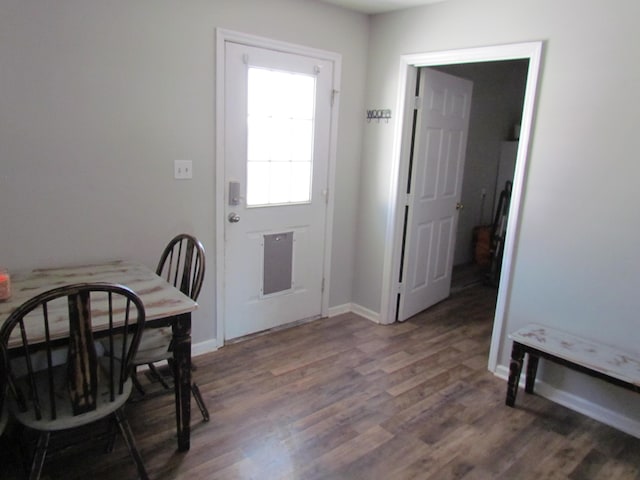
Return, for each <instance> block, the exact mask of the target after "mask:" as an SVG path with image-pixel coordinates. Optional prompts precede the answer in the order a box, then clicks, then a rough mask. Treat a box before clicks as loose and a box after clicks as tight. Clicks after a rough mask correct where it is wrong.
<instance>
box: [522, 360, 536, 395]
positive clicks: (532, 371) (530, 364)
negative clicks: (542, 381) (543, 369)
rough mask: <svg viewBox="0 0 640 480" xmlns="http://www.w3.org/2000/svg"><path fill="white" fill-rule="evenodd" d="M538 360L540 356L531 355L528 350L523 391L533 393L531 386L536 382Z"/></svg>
mask: <svg viewBox="0 0 640 480" xmlns="http://www.w3.org/2000/svg"><path fill="white" fill-rule="evenodd" d="M538 360H540V357H538V356H537V355H532V354H531V352H529V360H528V361H527V378H526V383H525V387H524V391H525V392H527V393H533V386H534V385H535V383H536V373H537V372H538Z"/></svg>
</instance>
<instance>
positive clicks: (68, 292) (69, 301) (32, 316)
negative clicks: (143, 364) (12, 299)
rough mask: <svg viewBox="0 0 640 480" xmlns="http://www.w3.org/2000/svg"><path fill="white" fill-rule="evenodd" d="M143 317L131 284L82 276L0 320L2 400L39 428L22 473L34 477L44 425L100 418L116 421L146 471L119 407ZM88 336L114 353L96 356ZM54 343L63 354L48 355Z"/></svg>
mask: <svg viewBox="0 0 640 480" xmlns="http://www.w3.org/2000/svg"><path fill="white" fill-rule="evenodd" d="M144 323H145V311H144V306H143V304H142V301H141V300H140V299H139V298H138V296H137V295H136V294H135V293H134V292H133V291H132V290H130V289H128V288H126V287H124V286H122V285H115V284H109V283H92V284H86V283H84V284H75V285H68V286H63V287H58V288H55V289H52V290H49V291H47V292H44V293H42V294H40V295H37V296H35V297H34V298H32V299H30V300H28V301H26V302H25V303H23V304H22V305H21V306H20V307H18V308H17V309H16V310H15V311H14V312H13V313H12V314H11V315H10V316H9V318H8V319H7V320H6V322H5V323H4V324H3V326H2V328H1V329H0V343H2V344H4V345H8V346H9V364H8V366H9V368H8V371H9V375H10V378H11V384H12V389H11V391H10V393H9V395H8V399H7V400H8V402H7V404H8V405H7V406H8V407H9V408H10V410H11V413H12V414H13V415H14V417H15V418H16V420H17V421H18V422H19V423H21V424H22V425H24V426H25V427H27V428H30V429H33V430H36V431H38V432H39V433H40V435H39V438H38V445H37V447H36V451H35V455H34V459H33V462H32V467H31V473H30V477H29V478H39V476H40V472H41V470H42V467H43V464H44V460H45V456H46V453H47V448H48V444H49V438H50V435H51V433H52V432H55V431H59V430H66V429H70V428H75V427H79V426H83V425H87V424H89V423H93V422H95V421H98V420H101V419H104V418H111V419H112V420H113V421H114V423H117V425H118V427H119V429H120V432H121V433H122V436H123V438H124V440H125V442H126V444H127V447H128V448H129V451H130V453H131V455H132V457H133V459H134V461H135V463H136V467H137V471H138V475H139V476H140V478H143V479H146V478H148V477H147V473H146V470H145V467H144V464H143V462H142V458H141V456H140V453H139V452H138V449H137V447H136V444H135V440H134V438H133V434H132V432H131V429H130V427H129V423H128V421H127V419H126V417H125V416H124V411H123V408H122V407H123V405H124V403H125V402H126V401H127V399H128V397H129V395H130V393H131V389H132V381H131V372H132V368H133V367H132V360H133V358H134V356H135V354H136V351H137V349H138V345H139V343H140V338H141V335H142V331H143V328H144ZM94 337H95V338H96V339H97V338H101V339H102V341H103V342H105V343H106V344H107V345H109V346H110V349H111V351H114V352H119V355H118V357H115V356H113V355H110V356H104V355H102V354H101V351H100V350H101V348H99V347H98V345H100V344H99V343H98V342H96V341H94ZM61 350H62V351H63V352H64V351H65V350H66V361H62V362H61V361H60V360H59V359H58V360H56V359H55V355H56V354H58V353H60V351H61Z"/></svg>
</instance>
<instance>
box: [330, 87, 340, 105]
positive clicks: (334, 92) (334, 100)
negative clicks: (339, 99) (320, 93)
mask: <svg viewBox="0 0 640 480" xmlns="http://www.w3.org/2000/svg"><path fill="white" fill-rule="evenodd" d="M339 93H340V90H336V89H333V90H331V106H332V107H333V106H334V105H335V103H336V96H337V95H338V94H339Z"/></svg>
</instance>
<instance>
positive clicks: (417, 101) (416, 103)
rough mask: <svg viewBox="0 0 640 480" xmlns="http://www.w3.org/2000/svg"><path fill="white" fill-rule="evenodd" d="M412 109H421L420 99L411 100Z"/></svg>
mask: <svg viewBox="0 0 640 480" xmlns="http://www.w3.org/2000/svg"><path fill="white" fill-rule="evenodd" d="M413 108H414V109H416V110H420V109H421V108H422V97H418V96H416V97H414V98H413Z"/></svg>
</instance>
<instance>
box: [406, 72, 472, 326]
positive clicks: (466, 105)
mask: <svg viewBox="0 0 640 480" xmlns="http://www.w3.org/2000/svg"><path fill="white" fill-rule="evenodd" d="M419 82H420V83H419V85H420V88H419V92H420V94H419V96H418V99H417V102H416V103H417V106H418V115H417V116H416V125H415V139H414V148H413V158H412V161H411V162H410V163H411V165H412V167H411V172H410V177H409V178H410V179H411V181H410V184H409V192H408V197H407V198H408V200H407V205H408V215H407V223H406V226H405V228H406V241H405V245H404V261H403V266H402V280H401V288H400V303H399V309H398V320H399V321H404V320H406V319H407V318H409V317H411V316H413V315H415V314H416V313H418V312H420V311H422V310H424V309H426V308H428V307H430V306H432V305H434V304H435V303H437V302H439V301H441V300H443V299H445V298H447V297H448V296H449V293H450V290H451V271H452V268H453V254H454V247H455V239H456V228H457V224H458V210H457V209H458V205H459V202H460V194H461V186H462V175H463V168H464V160H465V150H466V145H467V136H468V130H469V111H470V108H471V93H472V89H473V83H472V82H471V81H469V80H465V79H462V78H458V77H454V76H452V75H448V74H444V73H441V72H438V71H436V70H432V69H429V68H422V69H420V78H419Z"/></svg>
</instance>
